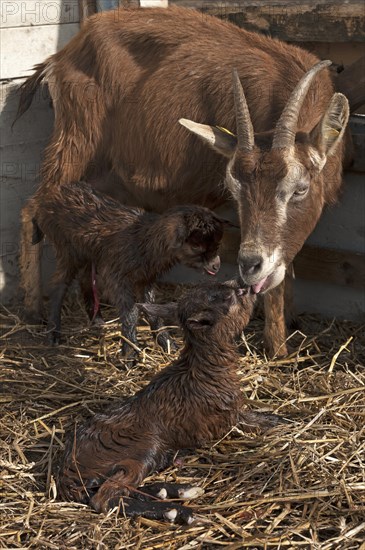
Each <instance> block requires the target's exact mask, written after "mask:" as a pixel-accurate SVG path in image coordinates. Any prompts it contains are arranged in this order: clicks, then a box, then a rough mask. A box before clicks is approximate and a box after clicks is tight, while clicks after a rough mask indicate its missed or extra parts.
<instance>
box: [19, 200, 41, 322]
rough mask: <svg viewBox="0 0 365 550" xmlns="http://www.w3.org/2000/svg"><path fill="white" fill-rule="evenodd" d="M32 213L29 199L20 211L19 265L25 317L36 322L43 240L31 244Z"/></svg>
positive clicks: (39, 311) (33, 206)
mask: <svg viewBox="0 0 365 550" xmlns="http://www.w3.org/2000/svg"><path fill="white" fill-rule="evenodd" d="M34 215H35V205H34V203H33V201H32V199H31V200H29V201H28V203H27V204H26V205H25V206H24V208H23V209H22V212H21V218H22V222H21V223H22V226H21V236H20V258H19V263H20V266H19V267H20V285H21V287H22V289H23V290H24V309H25V312H24V313H25V317H26V318H27V319H28V320H29V321H31V322H36V323H38V322H40V320H41V318H42V281H41V259H42V247H43V242H42V241H40V242H38V243H37V244H32V241H33V233H34V226H33V221H32V220H33V217H34Z"/></svg>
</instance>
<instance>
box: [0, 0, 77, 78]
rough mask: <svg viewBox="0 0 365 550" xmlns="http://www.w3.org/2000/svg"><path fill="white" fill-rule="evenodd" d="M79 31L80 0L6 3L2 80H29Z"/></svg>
mask: <svg viewBox="0 0 365 550" xmlns="http://www.w3.org/2000/svg"><path fill="white" fill-rule="evenodd" d="M78 29H79V5H78V0H66V1H64V0H52V2H40V1H37V0H21V1H20V0H2V2H1V30H0V41H1V56H2V62H1V73H0V78H1V79H2V80H3V79H11V78H19V77H25V76H27V75H29V74H31V73H32V67H33V66H34V65H35V64H36V63H40V62H41V61H44V59H45V58H46V57H47V56H48V55H50V54H52V53H54V52H55V51H57V50H58V49H60V48H62V47H63V46H64V45H65V44H66V43H67V42H68V41H69V40H70V38H71V37H72V36H73V35H74V34H76V32H77V31H78Z"/></svg>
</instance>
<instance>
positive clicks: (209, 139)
mask: <svg viewBox="0 0 365 550" xmlns="http://www.w3.org/2000/svg"><path fill="white" fill-rule="evenodd" d="M179 122H180V124H181V125H182V126H185V128H187V129H188V130H189V131H190V132H192V133H193V134H196V135H197V136H199V137H200V138H201V139H202V140H203V141H205V142H206V143H208V145H210V146H211V147H212V148H213V149H214V150H215V151H217V152H218V153H220V154H221V155H224V156H225V157H228V158H231V157H232V156H233V154H234V152H235V150H236V147H237V138H236V136H234V135H233V134H231V133H230V132H228V131H225V130H224V129H222V130H221V129H220V128H217V127H216V126H209V125H207V124H199V123H198V122H193V121H192V120H188V119H187V118H180V120H179Z"/></svg>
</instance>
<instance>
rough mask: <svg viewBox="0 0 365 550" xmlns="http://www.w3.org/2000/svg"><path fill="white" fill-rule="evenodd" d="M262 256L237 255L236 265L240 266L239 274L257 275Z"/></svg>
mask: <svg viewBox="0 0 365 550" xmlns="http://www.w3.org/2000/svg"><path fill="white" fill-rule="evenodd" d="M263 261H264V260H263V258H262V256H259V255H257V254H241V253H240V254H239V256H238V264H239V266H240V270H241V273H244V274H245V275H255V273H258V272H259V271H260V269H261V267H262V264H263Z"/></svg>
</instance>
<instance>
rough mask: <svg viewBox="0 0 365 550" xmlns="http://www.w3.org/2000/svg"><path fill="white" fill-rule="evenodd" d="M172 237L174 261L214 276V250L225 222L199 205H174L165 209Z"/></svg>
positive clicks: (217, 261)
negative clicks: (171, 228) (171, 229)
mask: <svg viewBox="0 0 365 550" xmlns="http://www.w3.org/2000/svg"><path fill="white" fill-rule="evenodd" d="M165 216H166V217H168V218H170V221H171V226H172V227H173V231H171V233H174V238H173V239H172V240H171V243H173V246H174V249H175V255H176V257H177V258H178V261H179V262H181V263H182V264H184V265H187V266H188V267H193V268H194V269H204V271H206V272H207V273H209V274H210V275H215V274H216V273H217V272H218V271H219V268H220V263H221V262H220V258H219V255H218V248H219V245H220V242H221V240H222V237H223V229H224V224H225V223H229V222H226V221H225V220H222V219H221V218H219V217H218V216H216V215H215V214H214V213H213V212H212V211H211V210H209V209H208V208H204V207H203V206H193V205H186V206H178V207H176V208H171V209H169V210H167V212H166V214H165Z"/></svg>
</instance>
